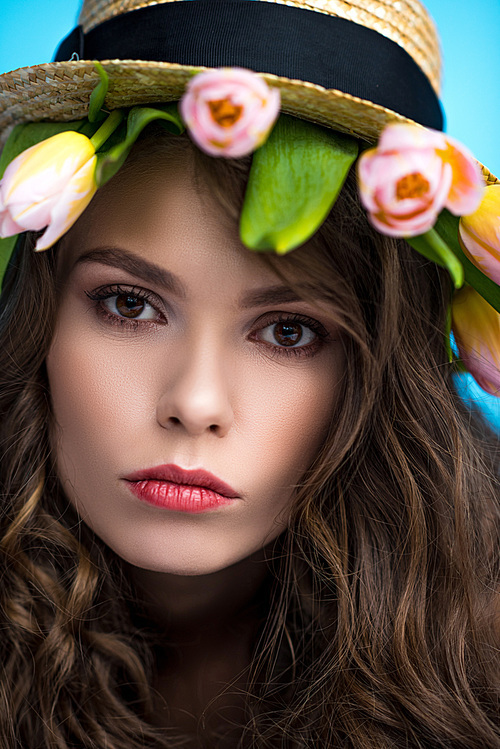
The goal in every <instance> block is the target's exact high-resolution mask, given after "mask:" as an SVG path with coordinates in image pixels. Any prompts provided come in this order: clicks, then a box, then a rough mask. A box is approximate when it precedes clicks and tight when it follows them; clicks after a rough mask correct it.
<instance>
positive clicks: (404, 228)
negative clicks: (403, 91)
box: [358, 124, 484, 237]
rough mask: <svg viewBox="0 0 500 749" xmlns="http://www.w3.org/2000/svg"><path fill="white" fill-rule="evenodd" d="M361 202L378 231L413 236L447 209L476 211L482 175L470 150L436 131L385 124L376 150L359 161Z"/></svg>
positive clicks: (429, 227) (421, 232)
mask: <svg viewBox="0 0 500 749" xmlns="http://www.w3.org/2000/svg"><path fill="white" fill-rule="evenodd" d="M358 177H359V186H360V187H359V189H360V196H361V202H362V204H363V205H364V207H365V208H366V209H367V211H368V216H369V219H370V221H371V223H372V224H373V225H374V226H375V228H376V229H378V231H380V232H381V233H382V234H388V235H389V236H393V237H414V236H416V235H418V234H424V233H425V232H427V231H429V230H430V229H431V228H432V227H433V226H434V224H435V222H436V220H437V217H438V214H439V213H440V212H441V210H442V209H443V208H448V209H449V210H450V211H451V212H452V213H454V214H455V215H457V216H458V215H463V214H467V213H472V212H473V211H475V210H476V208H477V206H478V205H479V203H480V201H481V197H482V194H483V189H484V185H483V179H482V175H481V172H480V170H479V167H478V166H477V164H476V163H475V161H474V159H473V157H472V156H471V155H470V153H469V152H468V151H467V150H466V149H465V148H464V146H462V145H461V144H460V143H458V142H457V141H455V140H453V139H451V138H449V137H448V136H445V135H444V134H443V133H439V132H437V131H436V130H426V129H424V128H420V127H416V126H414V125H404V124H395V125H388V126H387V127H386V128H385V130H384V132H383V133H382V135H381V137H380V140H379V143H378V146H377V148H372V149H370V150H368V151H365V152H364V154H363V155H362V156H361V158H360V159H359V161H358Z"/></svg>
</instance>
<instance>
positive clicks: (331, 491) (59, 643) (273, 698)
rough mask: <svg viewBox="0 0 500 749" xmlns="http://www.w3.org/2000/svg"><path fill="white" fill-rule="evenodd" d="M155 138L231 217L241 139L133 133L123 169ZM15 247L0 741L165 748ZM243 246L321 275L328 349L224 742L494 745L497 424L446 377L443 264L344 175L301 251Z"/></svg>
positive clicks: (48, 321) (415, 747)
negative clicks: (398, 230)
mask: <svg viewBox="0 0 500 749" xmlns="http://www.w3.org/2000/svg"><path fill="white" fill-rule="evenodd" d="M155 148H158V149H161V150H163V151H164V150H165V149H166V150H167V151H169V152H172V153H173V154H174V153H175V152H176V150H177V149H187V150H188V151H189V152H190V153H191V154H192V156H191V158H192V159H193V163H194V164H195V169H196V174H197V175H198V178H200V179H202V180H203V181H205V182H207V181H208V183H209V184H210V185H211V192H212V194H213V195H214V196H215V199H216V200H218V202H219V203H220V205H221V206H222V207H223V209H224V210H225V211H226V212H227V213H228V215H229V216H230V217H232V218H233V219H235V220H236V217H237V215H238V213H239V210H240V207H241V203H242V199H243V194H244V188H245V183H246V179H247V176H248V169H249V159H242V160H238V161H234V162H231V161H225V160H222V159H219V160H218V159H211V158H208V157H205V156H204V155H203V154H201V153H199V152H198V151H196V149H193V148H192V147H191V145H190V143H189V141H188V140H187V139H185V138H183V137H178V138H174V137H172V136H165V137H163V136H161V137H160V136H159V134H158V133H156V132H153V133H150V135H149V137H147V138H145V139H144V141H142V144H138V147H137V149H136V153H138V154H139V157H138V158H137V159H135V157H133V158H131V160H130V164H126V165H125V167H124V168H125V169H126V168H137V170H138V174H139V172H140V169H139V167H138V166H137V164H138V163H139V162H140V153H141V149H142V150H143V151H144V150H147V152H148V153H151V152H152V151H153V150H154V149H155ZM141 163H142V162H141ZM141 168H144V167H141ZM32 248H33V237H31V236H27V238H26V240H25V242H24V246H22V247H21V248H20V249H19V251H18V253H17V255H16V258H15V261H14V262H13V263H12V265H11V268H10V271H9V274H8V276H7V279H6V282H5V289H4V293H3V295H2V298H1V310H0V455H1V460H0V492H1V517H0V570H1V585H0V627H1V632H2V636H1V638H0V664H1V676H0V746H2V747H9V748H10V747H23V749H90V748H91V747H92V749H145V748H146V747H148V749H167V748H171V747H180V746H183V745H185V744H186V743H187V741H188V739H187V737H183V736H182V735H180V734H179V732H178V731H175V730H174V729H172V731H168V730H162V731H160V730H159V729H157V728H155V727H154V725H153V721H152V710H153V695H152V687H151V684H152V683H153V676H154V668H155V658H154V653H155V642H154V639H153V637H152V635H151V636H150V634H148V629H147V627H144V626H143V623H142V625H141V626H139V624H138V618H137V617H138V616H140V612H138V611H137V603H136V601H137V597H136V594H135V592H134V590H133V588H132V585H131V583H130V581H129V580H128V579H127V576H126V574H125V566H124V563H123V562H122V560H121V559H120V558H119V557H117V556H116V555H115V554H114V553H113V552H112V551H111V550H110V549H109V548H107V547H106V546H105V545H104V544H103V542H101V541H100V539H98V538H97V537H96V536H95V535H94V534H93V533H92V531H91V530H90V529H89V528H88V527H87V526H86V525H85V524H84V523H82V522H81V521H80V520H79V518H78V517H77V515H76V512H75V510H74V509H73V508H72V507H71V505H70V503H69V502H68V501H67V500H66V498H65V496H64V492H63V490H62V488H61V485H60V483H59V480H58V477H57V473H56V471H55V467H54V466H55V461H54V460H53V456H52V450H51V441H50V425H51V418H52V417H51V404H50V392H49V388H48V383H47V377H46V371H45V364H44V362H45V357H46V355H47V351H48V348H49V346H50V343H51V338H52V332H53V329H54V323H55V319H56V315H57V303H58V289H57V286H56V281H55V277H56V274H55V258H56V253H57V250H49V251H48V252H45V253H34V252H32ZM263 262H267V263H268V264H269V265H270V266H271V267H272V268H273V269H274V270H275V272H276V273H277V274H278V275H279V276H280V277H282V278H284V279H285V280H286V281H287V282H288V283H290V284H292V285H293V284H294V283H297V281H298V280H299V279H300V280H301V282H303V281H304V279H307V281H308V283H310V284H311V285H312V286H313V287H315V288H316V289H317V288H320V289H321V291H322V297H324V299H325V301H324V303H325V304H328V305H329V306H330V307H332V308H334V309H335V311H336V314H337V315H338V317H339V321H340V324H341V326H342V328H343V331H344V336H343V338H344V345H345V349H346V357H347V368H346V374H345V377H344V378H343V380H342V384H341V388H342V392H341V394H340V395H339V398H338V405H337V407H336V410H335V412H334V413H332V417H331V428H330V433H329V436H328V439H327V440H326V441H325V444H324V446H323V448H322V450H321V452H320V454H318V456H317V457H316V459H315V461H314V463H313V465H312V466H310V468H309V470H308V472H307V474H306V475H305V476H304V478H303V481H301V483H300V485H298V486H297V489H296V493H295V497H294V506H293V511H292V516H291V518H290V522H289V527H288V529H287V530H286V531H285V532H284V533H283V534H282V536H281V537H280V538H279V539H278V541H277V542H276V544H275V546H274V551H273V552H271V553H270V559H269V569H270V571H271V575H270V576H271V579H272V583H271V587H270V591H269V593H268V595H269V600H267V601H266V604H265V606H263V614H262V622H261V627H260V630H259V632H258V635H257V637H256V640H255V643H254V651H253V658H252V662H251V664H250V667H249V669H248V672H247V674H246V676H247V678H246V683H247V691H246V693H245V701H246V718H245V721H244V722H243V723H242V725H241V726H240V727H238V730H237V732H236V734H235V736H236V738H235V739H234V741H233V743H232V744H231V746H234V747H235V749H236V747H242V748H243V747H245V748H246V747H258V748H259V749H265V748H267V747H270V748H271V747H273V748H275V747H281V748H283V749H300V748H303V747H311V748H312V747H321V748H323V747H325V748H326V747H332V749H333V748H334V747H343V748H345V749H390V748H394V749H396V747H397V749H401V748H402V747H407V749H437V748H438V747H442V748H443V749H444V747H447V748H448V749H451V747H453V749H485V747H489V749H495V748H497V749H498V748H499V747H500V728H499V725H500V723H499V701H500V687H499V685H500V678H499V629H500V626H499V624H500V622H499V616H498V613H499V609H498V591H499V587H500V585H499V583H500V580H499V574H500V570H499V556H500V554H499V549H500V537H499V536H500V522H499V520H500V514H499V513H500V511H499V501H498V497H499V492H498V465H497V445H496V441H495V439H494V437H493V435H492V434H490V433H489V432H488V430H487V428H486V427H485V425H484V424H483V423H482V422H481V421H480V419H479V418H478V417H477V415H474V414H471V413H469V412H467V411H466V410H465V408H464V406H463V404H462V402H461V401H460V399H459V397H458V396H457V394H456V392H455V389H454V385H453V365H451V364H450V362H449V355H448V351H447V347H446V342H445V336H444V332H443V331H444V330H445V328H446V316H447V309H448V306H449V302H450V298H451V288H450V283H449V280H448V277H447V275H446V273H445V272H443V271H442V270H440V269H439V268H437V267H436V266H435V265H434V264H432V263H430V262H427V261H425V260H424V259H423V258H421V257H420V256H418V255H417V254H416V253H414V252H413V251H412V250H411V249H410V248H409V247H408V246H407V245H406V244H405V243H404V242H403V241H396V240H393V239H390V238H387V237H382V236H380V235H378V234H377V233H376V232H374V231H373V230H372V229H371V228H370V226H369V225H368V223H367V221H366V219H365V217H364V215H363V211H362V210H361V208H360V206H359V202H358V199H357V195H356V188H355V182H354V179H353V177H352V176H350V177H349V179H348V181H347V183H346V185H345V187H344V188H343V191H342V194H341V196H340V198H339V200H338V201H337V203H336V205H335V207H334V209H333V211H332V212H331V215H330V216H329V218H328V220H327V221H326V222H325V224H324V225H323V227H322V228H321V230H320V231H319V232H318V233H317V234H316V236H315V237H314V239H313V241H312V243H311V246H310V250H309V251H308V253H307V255H306V253H304V252H296V253H291V254H290V255H289V256H286V257H285V258H277V257H273V256H266V257H265V259H264V260H263ZM301 288H302V287H301ZM230 688H231V686H230V685H229V686H228V689H230ZM218 745H219V744H218V743H217V740H216V739H213V740H209V741H208V743H207V744H206V746H207V748H208V747H210V749H213V747H214V746H218ZM199 746H200V747H202V746H205V744H204V743H203V741H202V740H201V739H200V742H199Z"/></svg>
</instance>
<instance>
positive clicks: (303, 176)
mask: <svg viewBox="0 0 500 749" xmlns="http://www.w3.org/2000/svg"><path fill="white" fill-rule="evenodd" d="M357 155H358V143H357V141H355V140H354V139H353V138H351V137H350V136H348V135H342V134H340V133H336V132H334V131H333V130H327V129H326V128H322V127H320V126H319V125H314V124H312V123H311V122H306V121H304V120H299V119H296V118H295V117H289V116H287V115H281V116H280V118H279V120H278V122H277V123H276V125H275V127H274V130H273V131H272V133H271V135H270V136H269V138H268V139H267V141H266V142H265V143H264V144H263V145H262V146H261V147H260V148H259V149H257V151H255V153H254V155H253V162H252V167H251V170H250V175H249V178H248V185H247V190H246V194H245V201H244V204H243V210H242V213H241V220H240V236H241V240H242V242H243V244H245V245H246V246H247V247H249V248H250V249H252V250H274V251H276V252H277V253H279V254H284V253H286V252H289V251H290V250H293V249H294V248H295V247H298V246H299V245H301V244H303V243H304V242H306V241H307V240H308V239H309V238H310V237H311V236H312V235H313V234H314V233H315V232H316V231H317V230H318V229H319V227H320V226H321V224H322V223H323V221H324V220H325V218H326V216H327V215H328V213H329V211H330V209H331V208H332V206H333V204H334V202H335V200H336V198H337V195H338V194H339V192H340V189H341V187H342V185H343V184H344V180H345V178H346V177H347V173H348V172H349V169H350V167H351V165H352V164H353V162H354V161H355V160H356V157H357Z"/></svg>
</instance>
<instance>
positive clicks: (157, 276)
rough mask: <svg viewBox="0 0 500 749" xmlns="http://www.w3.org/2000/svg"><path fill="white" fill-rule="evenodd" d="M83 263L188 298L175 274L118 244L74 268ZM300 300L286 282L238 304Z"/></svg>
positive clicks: (252, 293) (244, 306)
mask: <svg viewBox="0 0 500 749" xmlns="http://www.w3.org/2000/svg"><path fill="white" fill-rule="evenodd" d="M80 263H101V264H102V265H109V266H111V267H113V268H120V269H122V270H125V271H127V272H128V273H130V274H131V275H134V276H138V277H139V278H141V279H142V280H143V281H147V282H148V283H152V284H159V285H160V286H163V287H164V288H165V290H166V291H167V292H169V293H171V294H175V295H176V296H178V297H180V298H181V299H185V298H186V290H185V288H184V286H183V284H182V282H181V281H180V279H179V278H178V277H177V276H176V275H175V274H174V273H171V272H170V271H168V270H165V268H162V267H161V266H159V265H156V264H155V263H151V262H150V261H148V260H144V258H141V257H139V256H138V255H135V254H134V253H132V252H128V251H127V250H124V249H121V248H118V247H97V248H95V249H93V250H89V251H88V252H85V253H84V254H83V255H80V257H78V258H77V259H76V261H75V263H74V265H73V268H75V267H76V266H77V265H79V264H80ZM303 287H304V289H306V288H307V289H309V291H311V290H312V287H310V286H309V285H308V284H303ZM315 291H316V294H315V296H318V294H317V289H316V290H315ZM320 296H321V295H320ZM300 301H303V297H301V296H300V295H299V294H298V293H297V291H296V290H295V289H292V288H291V287H289V286H284V285H283V284H275V285H274V286H267V287H265V288H260V289H255V290H252V291H249V292H247V293H245V294H244V295H243V296H242V297H241V298H240V299H239V302H238V303H239V306H240V307H241V309H250V308H252V307H267V306H269V305H272V304H284V303H285V304H286V303H289V302H300Z"/></svg>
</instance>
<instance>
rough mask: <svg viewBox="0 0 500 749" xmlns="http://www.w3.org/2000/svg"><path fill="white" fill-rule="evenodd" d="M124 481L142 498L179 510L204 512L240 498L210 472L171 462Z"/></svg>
mask: <svg viewBox="0 0 500 749" xmlns="http://www.w3.org/2000/svg"><path fill="white" fill-rule="evenodd" d="M124 480H125V481H127V482H128V484H129V488H130V491H131V492H132V493H133V494H135V495H136V496H137V497H138V498H139V499H141V500H142V501H144V502H148V503H149V504H152V505H155V506H156V507H164V508H165V509H169V510H177V511H179V512H189V513H199V512H205V511H207V510H212V509H215V508H217V507H221V506H222V505H226V504H229V503H230V502H231V500H233V499H236V498H237V497H239V494H238V493H237V492H235V491H234V489H232V488H231V487H230V486H229V485H228V484H226V483H225V482H224V481H221V480H220V479H218V478H217V477H216V476H214V475H213V474H211V473H209V472H208V471H204V470H202V469H197V470H193V471H191V470H186V469H184V468H180V467H179V466H176V465H172V464H169V465H162V466H156V467H154V468H146V469H144V470H141V471H136V472H135V473H131V474H129V475H128V476H125V477H124Z"/></svg>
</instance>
